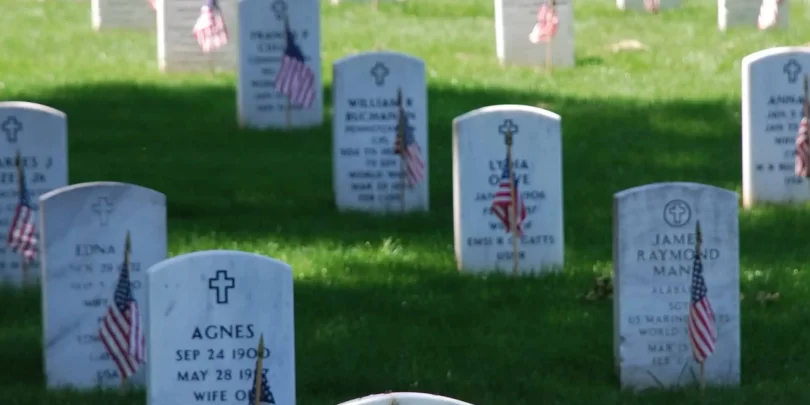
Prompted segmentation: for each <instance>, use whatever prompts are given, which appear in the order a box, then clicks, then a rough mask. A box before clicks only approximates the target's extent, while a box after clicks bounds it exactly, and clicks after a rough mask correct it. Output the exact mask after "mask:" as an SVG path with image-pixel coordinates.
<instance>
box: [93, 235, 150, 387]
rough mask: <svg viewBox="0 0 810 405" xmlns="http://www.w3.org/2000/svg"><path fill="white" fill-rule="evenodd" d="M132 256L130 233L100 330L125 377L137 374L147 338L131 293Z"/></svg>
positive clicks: (123, 377)
mask: <svg viewBox="0 0 810 405" xmlns="http://www.w3.org/2000/svg"><path fill="white" fill-rule="evenodd" d="M129 256H130V242H129V234H127V242H126V247H125V248H124V265H123V266H121V273H120V274H119V275H118V283H117V284H116V286H115V293H114V296H113V303H112V304H110V306H109V307H108V308H107V313H106V314H105V315H104V319H103V320H102V322H101V326H100V328H99V332H98V334H99V337H100V338H101V342H102V343H103V344H104V347H105V348H106V349H107V352H108V353H109V354H110V357H111V358H112V359H113V361H114V362H115V365H116V366H117V367H118V371H119V372H120V373H121V379H122V380H126V379H127V378H130V377H131V376H132V375H133V374H135V373H136V372H137V371H138V368H139V367H140V366H141V365H142V364H143V363H144V362H145V357H146V339H145V337H144V334H143V325H142V323H141V319H140V318H141V316H140V311H139V310H138V302H137V301H135V298H134V297H133V296H132V284H131V283H130V280H129Z"/></svg>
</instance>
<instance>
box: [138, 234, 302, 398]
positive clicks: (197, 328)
mask: <svg viewBox="0 0 810 405" xmlns="http://www.w3.org/2000/svg"><path fill="white" fill-rule="evenodd" d="M147 291H148V292H147V303H148V313H149V316H150V320H151V321H150V323H149V324H148V325H147V345H148V348H149V351H148V355H149V359H148V363H147V364H148V367H149V371H148V374H147V378H148V384H147V405H177V404H187V403H193V402H209V403H210V402H220V403H226V404H243V403H244V404H246V403H248V400H247V398H248V395H249V394H248V393H249V391H250V389H251V388H253V370H254V369H255V367H256V359H257V347H258V343H259V337H260V336H262V335H263V336H264V345H265V350H264V352H263V353H262V356H263V362H264V364H263V367H262V368H264V370H265V373H266V377H267V382H268V388H269V391H270V394H271V395H272V397H273V398H274V400H275V403H276V404H295V341H294V331H293V278H292V269H291V268H290V266H289V265H287V264H286V263H282V262H280V261H278V260H275V259H271V258H269V257H265V256H260V255H257V254H253V253H245V252H236V251H227V250H212V251H204V252H195V253H189V254H184V255H181V256H176V257H173V258H171V259H168V260H165V261H163V262H161V263H158V264H156V265H155V266H153V267H152V268H150V269H149V271H148V274H147Z"/></svg>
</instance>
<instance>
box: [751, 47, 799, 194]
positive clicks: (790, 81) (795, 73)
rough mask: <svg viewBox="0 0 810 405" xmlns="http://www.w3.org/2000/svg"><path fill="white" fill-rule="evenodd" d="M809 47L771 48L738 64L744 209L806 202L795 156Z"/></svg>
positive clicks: (756, 53) (753, 54) (754, 54)
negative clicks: (761, 203)
mask: <svg viewBox="0 0 810 405" xmlns="http://www.w3.org/2000/svg"><path fill="white" fill-rule="evenodd" d="M805 74H810V47H783V48H771V49H766V50H762V51H759V52H755V53H752V54H750V55H748V56H746V57H745V58H743V61H742V168H743V176H742V177H743V205H744V206H745V207H751V206H753V205H755V204H756V203H760V202H766V203H786V202H804V201H808V200H810V181H808V180H807V179H804V178H802V177H799V176H796V175H795V173H794V167H795V151H796V136H797V134H798V132H799V122H801V119H802V103H803V102H804V94H803V87H802V86H803V81H804V75H805Z"/></svg>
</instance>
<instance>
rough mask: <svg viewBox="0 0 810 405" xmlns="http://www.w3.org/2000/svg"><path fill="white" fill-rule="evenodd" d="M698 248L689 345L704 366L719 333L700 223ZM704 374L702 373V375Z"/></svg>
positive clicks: (694, 271)
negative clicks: (705, 272)
mask: <svg viewBox="0 0 810 405" xmlns="http://www.w3.org/2000/svg"><path fill="white" fill-rule="evenodd" d="M695 234H696V235H697V246H696V247H695V259H694V262H693V266H692V288H691V298H692V299H691V302H690V305H689V317H688V328H687V329H688V333H689V343H690V344H691V346H692V355H693V357H694V358H695V361H697V362H698V363H701V364H703V362H704V361H706V358H708V357H709V356H710V355H711V354H712V353H713V352H714V347H715V342H716V341H717V331H716V327H715V323H714V311H713V310H712V304H711V302H709V296H708V289H707V288H706V280H705V279H704V278H703V262H702V260H701V257H700V255H701V247H702V244H703V236H702V234H701V232H700V222H699V221H698V222H697V225H696V226H695ZM701 374H702V373H701Z"/></svg>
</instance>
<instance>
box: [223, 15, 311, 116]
mask: <svg viewBox="0 0 810 405" xmlns="http://www.w3.org/2000/svg"><path fill="white" fill-rule="evenodd" d="M285 15H286V16H287V18H288V19H289V23H290V31H292V34H293V35H292V37H293V42H294V44H295V45H296V46H297V47H298V49H299V50H300V51H301V54H302V55H303V57H304V60H305V61H306V65H307V66H308V67H309V69H310V70H311V71H312V74H313V76H314V81H313V82H312V84H311V85H310V86H309V87H310V88H312V89H313V90H314V98H311V102H304V101H302V102H298V100H297V99H296V98H293V100H292V102H291V101H290V100H288V97H287V96H286V95H284V94H282V93H281V92H278V91H276V90H275V81H276V76H277V75H278V73H279V70H280V69H281V59H282V56H283V54H284V49H285V34H284V16H285ZM239 37H240V38H242V40H241V44H240V47H239V83H238V85H237V89H236V90H237V97H236V101H237V109H238V113H239V125H240V126H243V127H250V128H260V129H261V128H293V127H309V126H317V125H320V124H321V123H322V122H323V90H322V86H321V28H320V4H319V2H318V0H296V1H294V2H289V3H287V2H285V1H281V0H242V1H240V2H239ZM288 108H289V109H290V112H289V115H288V113H287V109H288Z"/></svg>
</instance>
